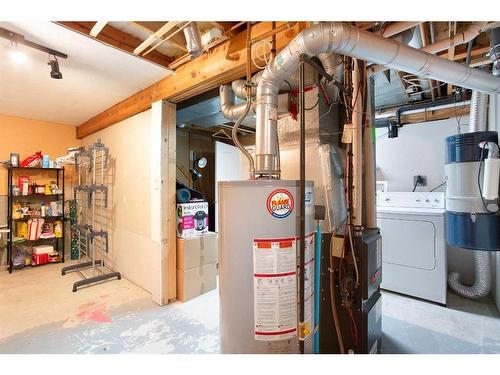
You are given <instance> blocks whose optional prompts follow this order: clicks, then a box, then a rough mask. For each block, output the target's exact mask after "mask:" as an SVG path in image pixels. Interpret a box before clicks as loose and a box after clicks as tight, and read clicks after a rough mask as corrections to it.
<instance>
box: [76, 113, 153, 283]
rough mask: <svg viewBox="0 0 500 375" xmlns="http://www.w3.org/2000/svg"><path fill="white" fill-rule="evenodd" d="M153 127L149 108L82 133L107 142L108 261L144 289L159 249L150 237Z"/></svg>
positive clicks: (88, 140)
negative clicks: (91, 132) (117, 121)
mask: <svg viewBox="0 0 500 375" xmlns="http://www.w3.org/2000/svg"><path fill="white" fill-rule="evenodd" d="M152 128H153V124H152V115H151V110H148V111H145V112H142V113H139V114H137V115H135V116H133V117H130V118H128V119H127V120H124V121H122V122H120V123H118V124H116V125H113V126H111V127H109V128H106V129H104V130H101V131H99V132H97V133H95V134H92V135H91V136H88V137H86V138H84V139H83V145H85V146H88V145H89V144H91V143H94V142H96V141H97V140H98V139H100V140H101V142H103V143H104V144H105V145H106V146H107V147H108V148H109V168H108V176H107V180H108V184H109V201H108V208H109V210H108V212H107V217H106V219H105V220H104V221H105V223H106V226H107V230H108V231H109V245H110V249H109V253H108V256H107V258H108V259H107V264H108V266H109V267H110V268H112V269H113V270H116V271H119V272H121V273H122V275H123V276H124V277H126V278H127V279H129V280H131V281H132V282H134V283H136V284H137V285H139V286H141V287H142V288H144V289H145V290H147V291H149V292H152V289H153V280H152V270H153V260H154V255H155V253H157V252H158V242H156V243H155V241H153V239H152V237H151V233H152V232H151V227H152V226H151V205H152V201H151V199H152V195H151V187H152V183H151V155H152V151H151V147H153V145H152V144H151V140H152V132H153V130H152ZM156 199H157V197H156Z"/></svg>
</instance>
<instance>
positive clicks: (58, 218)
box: [10, 215, 64, 222]
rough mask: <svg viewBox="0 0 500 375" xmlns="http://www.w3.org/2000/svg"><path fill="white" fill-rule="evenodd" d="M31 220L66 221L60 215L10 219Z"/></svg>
mask: <svg viewBox="0 0 500 375" xmlns="http://www.w3.org/2000/svg"><path fill="white" fill-rule="evenodd" d="M29 219H44V220H46V219H49V220H64V217H63V215H58V216H40V217H22V218H20V219H10V220H12V221H15V222H17V221H28V220H29Z"/></svg>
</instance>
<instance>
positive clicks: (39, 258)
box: [32, 253, 49, 266]
mask: <svg viewBox="0 0 500 375" xmlns="http://www.w3.org/2000/svg"><path fill="white" fill-rule="evenodd" d="M47 263H49V254H47V253H42V254H33V255H32V265H33V266H41V265H42V264H47Z"/></svg>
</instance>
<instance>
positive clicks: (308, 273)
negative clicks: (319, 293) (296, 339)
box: [304, 233, 315, 338]
mask: <svg viewBox="0 0 500 375" xmlns="http://www.w3.org/2000/svg"><path fill="white" fill-rule="evenodd" d="M304 262H305V265H304V321H305V322H306V323H308V325H309V328H310V329H309V334H308V335H307V336H306V338H307V337H308V336H309V335H311V334H312V332H313V331H314V276H315V275H314V233H309V234H308V235H306V238H305V257H304Z"/></svg>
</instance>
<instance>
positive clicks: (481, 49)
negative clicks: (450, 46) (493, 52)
mask: <svg viewBox="0 0 500 375" xmlns="http://www.w3.org/2000/svg"><path fill="white" fill-rule="evenodd" d="M489 51H490V47H489V46H476V47H473V48H472V51H471V57H478V56H483V55H485V54H487V53H488V52H489ZM438 56H439V57H442V58H443V59H447V58H448V51H444V52H441V53H438ZM466 57H467V45H465V47H463V48H461V49H457V51H456V52H455V56H454V57H453V61H458V60H463V59H465V58H466Z"/></svg>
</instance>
